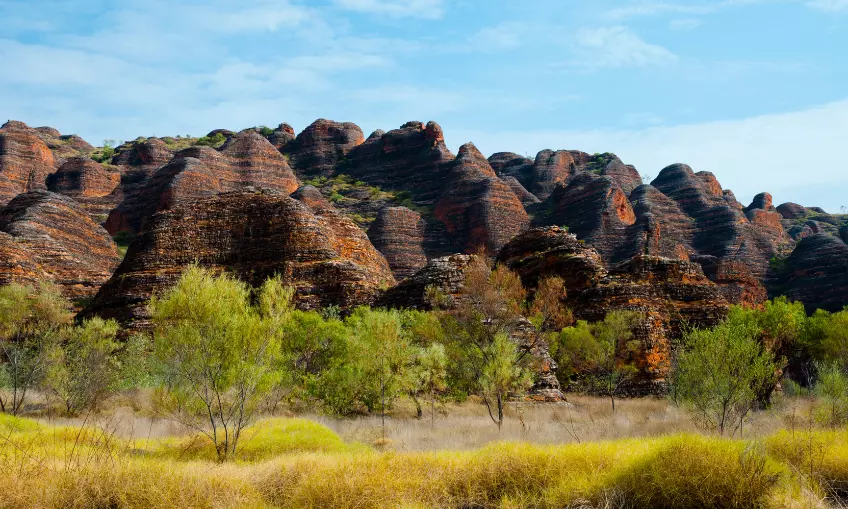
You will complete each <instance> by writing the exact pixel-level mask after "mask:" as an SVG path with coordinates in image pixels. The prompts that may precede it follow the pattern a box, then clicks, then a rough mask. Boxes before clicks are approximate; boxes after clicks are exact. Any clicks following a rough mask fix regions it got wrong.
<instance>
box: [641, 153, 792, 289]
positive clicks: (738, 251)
mask: <svg viewBox="0 0 848 509" xmlns="http://www.w3.org/2000/svg"><path fill="white" fill-rule="evenodd" d="M707 177H709V176H707ZM712 181H713V179H712V178H705V177H704V176H700V177H699V176H698V175H696V174H695V173H694V172H693V171H692V169H691V168H690V167H688V166H686V165H682V164H675V165H672V166H669V167H667V168H665V169H663V170H662V172H660V174H659V176H658V177H657V178H656V179H655V180H654V181H653V182H652V185H653V187H655V188H657V189H658V190H659V191H661V192H662V193H663V194H664V195H666V196H668V197H669V198H671V199H672V200H674V201H675V202H676V203H677V206H678V207H679V209H680V211H681V212H682V213H683V214H685V215H686V216H688V217H689V218H690V220H691V222H692V228H691V234H692V235H691V238H690V239H686V238H685V236H681V237H680V239H681V240H682V241H683V242H681V245H683V246H684V247H685V248H686V250H687V251H688V252H689V254H690V256H693V255H699V256H714V257H716V258H719V259H722V260H733V261H739V262H742V263H744V264H746V265H747V266H748V267H749V268H750V270H751V273H752V274H753V275H754V276H755V277H756V278H758V279H762V278H763V277H764V276H765V274H766V273H767V271H768V266H769V260H770V259H771V258H772V257H775V256H779V255H780V254H781V253H784V252H786V251H788V250H789V249H791V246H792V240H791V239H790V238H789V236H788V235H787V234H786V232H785V231H784V230H783V227H782V225H781V221H780V215H779V214H778V213H777V212H776V211H774V210H773V209H764V208H760V206H770V203H768V204H766V199H765V198H766V197H765V195H763V196H761V197H760V198H761V200H758V201H755V202H754V203H752V205H751V206H750V207H748V208H747V209H746V211H742V210H739V208H738V207H736V206H734V203H733V202H735V200H733V202H732V201H729V200H728V197H727V195H725V194H723V193H722V194H719V190H720V186H718V183H717V182H715V183H714V184H713V183H712Z"/></svg>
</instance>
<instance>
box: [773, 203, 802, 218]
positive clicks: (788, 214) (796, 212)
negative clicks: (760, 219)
mask: <svg viewBox="0 0 848 509" xmlns="http://www.w3.org/2000/svg"><path fill="white" fill-rule="evenodd" d="M777 211H778V212H779V213H780V215H781V216H783V218H784V219H800V218H802V217H806V216H807V215H808V214H809V211H808V210H807V208H806V207H804V206H802V205H798V204H797V203H792V202H788V203H783V204H780V205H778V206H777Z"/></svg>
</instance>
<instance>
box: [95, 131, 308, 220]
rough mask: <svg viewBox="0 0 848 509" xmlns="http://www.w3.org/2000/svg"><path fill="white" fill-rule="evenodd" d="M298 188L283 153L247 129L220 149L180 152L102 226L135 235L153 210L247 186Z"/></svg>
mask: <svg viewBox="0 0 848 509" xmlns="http://www.w3.org/2000/svg"><path fill="white" fill-rule="evenodd" d="M298 186H299V184H298V182H297V178H296V177H295V176H294V173H293V172H292V170H291V168H290V167H289V165H288V163H287V162H286V160H285V158H284V157H283V155H282V154H280V152H279V151H278V150H276V149H275V148H274V146H273V145H271V144H270V143H269V142H268V140H266V139H265V138H263V137H262V136H261V135H259V134H258V133H256V132H255V131H253V130H246V131H243V132H241V133H239V134H236V135H234V136H232V137H231V138H229V139H228V140H227V142H226V143H225V144H224V145H223V146H222V147H221V148H220V149H219V150H215V149H213V148H211V147H204V146H195V147H191V148H187V149H185V150H182V151H180V152H178V153H177V154H176V155H175V156H174V157H173V159H171V161H170V162H169V163H168V164H166V165H165V166H162V167H161V168H159V169H158V170H156V172H155V173H153V174H152V175H151V176H150V177H148V178H147V179H145V180H144V181H143V183H142V184H141V186H140V187H139V188H138V189H137V190H134V192H133V193H131V194H129V195H127V196H126V197H125V199H124V200H123V201H122V202H121V204H120V205H119V206H118V207H117V208H116V209H114V210H113V211H112V213H111V214H110V215H109V219H108V221H107V222H106V228H107V230H109V231H110V232H112V233H113V234H114V233H116V232H118V231H131V232H133V233H137V232H139V231H140V230H141V229H142V227H143V224H144V222H145V220H147V219H148V218H149V217H151V216H152V215H153V214H155V213H156V212H157V211H160V210H165V209H168V208H171V207H173V206H175V205H177V204H182V203H189V202H191V201H194V200H196V199H199V198H203V197H207V196H212V195H216V194H220V193H226V192H231V191H237V190H240V189H246V188H256V189H268V190H272V191H279V192H282V193H285V194H289V193H291V192H294V191H295V190H296V189H297V188H298ZM125 194H126V191H125Z"/></svg>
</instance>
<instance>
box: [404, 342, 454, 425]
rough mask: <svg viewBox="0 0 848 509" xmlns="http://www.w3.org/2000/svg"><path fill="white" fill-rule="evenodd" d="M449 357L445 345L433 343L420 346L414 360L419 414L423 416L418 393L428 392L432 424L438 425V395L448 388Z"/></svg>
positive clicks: (414, 385)
mask: <svg viewBox="0 0 848 509" xmlns="http://www.w3.org/2000/svg"><path fill="white" fill-rule="evenodd" d="M447 365H448V358H447V354H446V352H445V347H444V345H442V344H441V343H433V344H431V345H430V346H428V347H426V348H419V349H418V352H417V353H416V354H415V358H414V361H413V368H412V370H413V390H412V393H413V399H415V400H416V405H417V407H418V416H419V418H420V417H421V405H418V404H417V400H418V397H417V396H418V394H426V395H427V396H428V397H429V398H430V424H431V426H435V425H436V397H437V394H438V393H439V392H441V391H443V390H445V389H446V388H447V386H446V384H445V381H446V379H447Z"/></svg>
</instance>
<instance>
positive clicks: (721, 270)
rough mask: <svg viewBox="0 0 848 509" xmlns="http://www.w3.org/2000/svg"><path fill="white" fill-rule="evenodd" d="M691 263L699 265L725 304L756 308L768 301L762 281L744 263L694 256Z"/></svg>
mask: <svg viewBox="0 0 848 509" xmlns="http://www.w3.org/2000/svg"><path fill="white" fill-rule="evenodd" d="M692 261H694V262H697V263H699V264H700V265H701V267H702V268H703V270H704V274H705V275H706V276H707V277H708V278H710V280H711V281H712V282H714V283H715V284H717V285H718V288H719V291H720V292H721V294H722V296H724V300H726V301H727V302H729V303H731V304H741V305H743V306H746V307H756V306H758V305H760V304H762V303H763V302H764V301H765V300H767V299H768V292H767V291H766V287H765V285H764V284H763V282H762V280H760V279H759V278H757V277H756V276H754V274H752V273H751V268H750V267H748V266H747V265H746V264H745V263H744V262H741V261H738V260H724V259H720V258H716V257H714V256H695V257H693V258H692Z"/></svg>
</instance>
